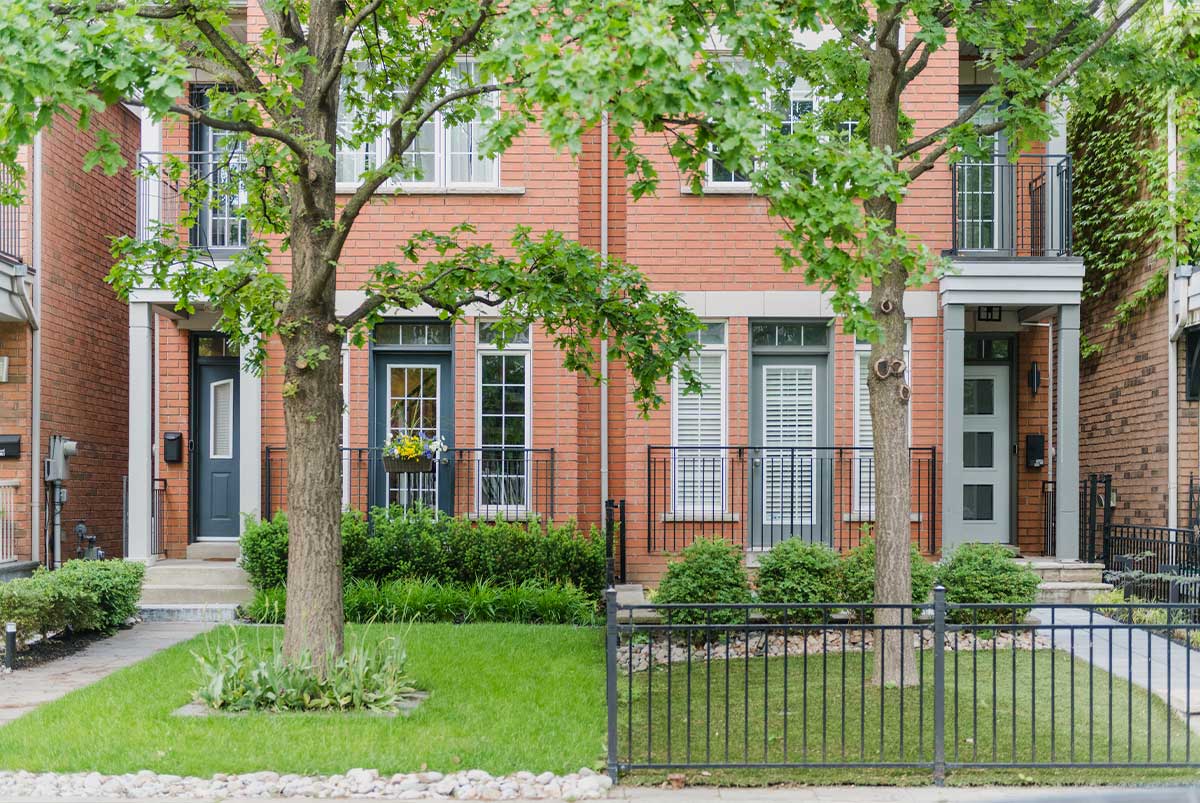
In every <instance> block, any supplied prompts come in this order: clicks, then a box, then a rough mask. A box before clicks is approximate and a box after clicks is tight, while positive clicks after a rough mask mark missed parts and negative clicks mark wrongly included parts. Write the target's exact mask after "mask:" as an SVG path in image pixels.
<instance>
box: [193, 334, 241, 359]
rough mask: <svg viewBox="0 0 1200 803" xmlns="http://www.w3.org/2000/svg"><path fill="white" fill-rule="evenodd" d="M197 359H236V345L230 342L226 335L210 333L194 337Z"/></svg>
mask: <svg viewBox="0 0 1200 803" xmlns="http://www.w3.org/2000/svg"><path fill="white" fill-rule="evenodd" d="M196 356H197V357H236V356H238V347H237V344H235V343H232V342H230V340H229V337H228V336H227V335H223V334H219V333H216V332H214V333H212V334H206V335H197V336H196Z"/></svg>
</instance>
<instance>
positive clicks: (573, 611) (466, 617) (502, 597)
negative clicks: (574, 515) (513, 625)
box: [243, 579, 597, 625]
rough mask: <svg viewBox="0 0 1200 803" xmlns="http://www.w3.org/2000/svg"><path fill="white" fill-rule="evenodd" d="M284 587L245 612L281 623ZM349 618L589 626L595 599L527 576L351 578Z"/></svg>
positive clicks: (260, 594)
mask: <svg viewBox="0 0 1200 803" xmlns="http://www.w3.org/2000/svg"><path fill="white" fill-rule="evenodd" d="M286 603H287V593H286V591H285V589H283V588H273V589H267V590H260V591H257V592H255V595H254V600H253V601H252V602H251V603H250V604H249V605H248V606H246V608H245V609H244V610H243V615H244V616H245V617H246V618H248V619H251V620H253V621H256V622H262V623H269V624H280V623H282V622H283V620H284V612H285V609H286V607H287V604H286ZM344 605H345V612H346V621H347V622H361V623H365V622H410V621H421V622H457V623H460V624H465V623H468V622H520V623H525V624H570V625H591V624H595V623H596V621H597V614H596V603H595V600H593V599H592V598H591V597H590V596H588V595H587V594H586V593H584V592H583V590H582V589H579V588H576V587H574V586H569V585H543V584H542V583H540V582H539V581H536V580H527V581H525V582H523V583H519V584H514V585H503V586H500V585H492V584H489V583H472V584H469V585H461V584H453V583H442V582H439V581H437V580H414V579H407V580H393V581H391V582H387V583H377V582H375V581H374V580H353V581H351V582H349V583H347V584H346V590H345V598H344Z"/></svg>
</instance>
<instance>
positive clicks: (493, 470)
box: [263, 446, 555, 521]
mask: <svg viewBox="0 0 1200 803" xmlns="http://www.w3.org/2000/svg"><path fill="white" fill-rule="evenodd" d="M341 455H342V501H343V504H344V505H345V507H347V508H349V509H353V510H359V511H363V512H366V513H368V514H369V513H370V510H371V508H374V507H385V506H389V505H400V506H403V507H412V506H414V505H418V504H420V505H424V506H426V507H429V508H438V509H441V510H445V511H447V512H449V513H452V514H453V515H456V516H471V517H477V518H480V519H504V520H510V521H516V520H523V519H529V518H534V517H543V518H553V517H554V510H555V498H554V497H555V456H554V450H553V449H521V448H512V447H499V448H491V447H483V448H478V447H477V448H470V449H451V450H450V451H449V452H448V453H447V454H446V455H445V456H444V457H442V458H441V460H440V461H439V462H438V464H437V465H436V466H435V468H434V470H433V471H431V472H411V473H389V472H388V471H387V470H386V468H385V467H384V465H383V458H382V454H381V450H380V449H378V448H343V449H342V450H341ZM287 477H288V470H287V449H286V447H282V446H268V447H266V448H265V449H264V450H263V513H264V515H265V516H266V517H267V518H270V517H271V516H273V515H274V514H275V513H276V512H277V511H279V510H286V509H287Z"/></svg>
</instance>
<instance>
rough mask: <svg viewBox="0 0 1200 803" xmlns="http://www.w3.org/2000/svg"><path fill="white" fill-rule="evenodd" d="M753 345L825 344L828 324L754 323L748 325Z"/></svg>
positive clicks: (827, 340) (826, 343) (827, 338)
mask: <svg viewBox="0 0 1200 803" xmlns="http://www.w3.org/2000/svg"><path fill="white" fill-rule="evenodd" d="M750 343H751V344H752V345H754V346H760V347H766V346H826V345H828V344H829V325H828V324H825V323H755V324H751V326H750Z"/></svg>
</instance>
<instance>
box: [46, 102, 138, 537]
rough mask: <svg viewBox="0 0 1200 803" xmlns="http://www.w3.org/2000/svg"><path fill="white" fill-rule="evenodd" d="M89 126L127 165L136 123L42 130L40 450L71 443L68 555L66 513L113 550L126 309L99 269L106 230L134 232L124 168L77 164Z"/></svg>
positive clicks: (105, 117)
mask: <svg viewBox="0 0 1200 803" xmlns="http://www.w3.org/2000/svg"><path fill="white" fill-rule="evenodd" d="M97 128H105V129H107V130H108V131H110V132H111V133H112V134H113V135H114V137H115V138H116V140H117V142H118V143H119V144H120V147H121V153H122V156H123V157H124V158H125V160H126V162H127V164H128V165H133V164H135V163H136V157H137V150H138V144H139V137H140V124H139V122H138V119H137V118H136V117H135V116H134V115H133V114H132V113H130V112H128V111H127V110H125V109H124V108H121V107H115V108H112V109H109V110H108V111H106V112H104V113H103V114H99V115H96V116H94V117H93V122H92V128H91V129H89V130H88V131H83V132H81V131H79V130H78V128H77V127H76V125H75V122H74V120H73V119H59V120H58V121H56V124H55V125H54V127H53V128H52V129H51V130H49V131H47V132H46V133H45V134H44V135H43V159H44V163H43V173H42V176H43V182H44V185H43V196H42V197H43V205H44V208H43V217H42V227H43V228H42V248H43V251H42V265H41V275H40V282H41V293H42V302H41V338H42V377H41V379H42V411H41V415H42V438H43V444H42V448H43V454H44V453H45V451H44V450H45V449H46V448H47V445H48V442H49V438H50V436H51V435H66V436H67V437H70V438H72V439H73V440H76V441H78V442H79V454H78V455H77V456H76V457H75V458H73V459H72V460H71V479H70V480H69V482H68V484H67V488H68V492H69V498H68V502H67V504H66V505H65V506H64V508H63V519H64V531H65V532H64V535H63V552H64V556H65V557H70V556H72V555H73V554H74V550H75V545H76V542H75V538H74V535H73V533H71V532H70V530H69V529H68V528H69V527H70V526H71V525H73V524H74V520H76V519H83V520H85V521H86V522H87V524H88V527H89V528H91V529H92V530H93V531H94V532H95V533H96V535H97V536H98V544H99V545H100V546H102V547H103V548H104V550H105V551H106V552H107V553H108V554H109V555H113V556H117V555H120V554H121V550H122V534H121V524H122V497H121V477H122V476H123V475H124V473H125V470H126V466H127V462H126V455H127V444H128V435H127V432H128V426H127V420H128V409H129V407H128V392H127V388H128V384H127V377H128V374H129V372H128V342H129V341H128V313H127V308H126V306H125V304H124V303H122V302H121V301H120V299H118V298H117V295H116V293H115V292H113V290H112V288H111V287H109V286H108V285H107V284H106V283H105V281H104V277H105V275H106V274H107V273H108V270H109V268H110V266H111V265H112V258H111V256H110V253H109V247H110V245H109V240H110V238H111V237H113V236H116V235H123V234H124V235H128V234H133V233H134V228H135V223H136V188H135V181H134V177H133V173H132V169H131V167H128V166H127V167H126V168H124V169H122V170H121V171H120V172H118V173H117V175H115V176H111V177H110V176H105V175H104V174H103V173H102V172H101V171H100V170H93V171H91V172H85V171H84V170H83V168H82V163H83V159H84V156H85V155H86V153H87V152H88V150H89V149H90V148H91V147H92V146H93V144H94V136H95V134H94V132H95V130H96V129H97Z"/></svg>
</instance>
